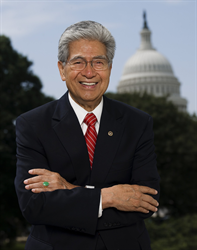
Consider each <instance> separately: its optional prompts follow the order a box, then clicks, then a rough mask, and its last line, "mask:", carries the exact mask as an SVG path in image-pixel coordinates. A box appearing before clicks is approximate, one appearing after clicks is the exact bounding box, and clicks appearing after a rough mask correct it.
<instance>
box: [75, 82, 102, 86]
mask: <svg viewBox="0 0 197 250" xmlns="http://www.w3.org/2000/svg"><path fill="white" fill-rule="evenodd" d="M79 83H80V84H82V85H86V86H93V85H96V84H97V83H98V82H79Z"/></svg>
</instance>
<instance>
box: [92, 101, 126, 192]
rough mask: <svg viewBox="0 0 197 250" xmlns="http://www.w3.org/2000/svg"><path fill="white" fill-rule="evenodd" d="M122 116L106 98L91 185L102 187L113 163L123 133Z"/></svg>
mask: <svg viewBox="0 0 197 250" xmlns="http://www.w3.org/2000/svg"><path fill="white" fill-rule="evenodd" d="M122 124H123V121H122V114H121V113H120V112H119V110H118V109H116V108H115V107H114V105H113V104H112V101H111V100H109V99H107V98H106V97H104V105H103V112H102V116H101V123H100V128H99V133H98V137H97V142H96V148H95V154H94V161H93V166H92V173H91V180H90V185H95V186H98V187H99V186H100V185H101V183H104V181H105V178H106V177H107V174H108V172H109V170H110V167H111V165H112V163H113V159H114V157H115V154H116V151H117V149H118V146H119V142H120V139H121V135H122V133H123V125H122Z"/></svg>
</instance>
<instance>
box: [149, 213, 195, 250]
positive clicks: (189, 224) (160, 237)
mask: <svg viewBox="0 0 197 250" xmlns="http://www.w3.org/2000/svg"><path fill="white" fill-rule="evenodd" d="M145 222H146V227H147V229H148V232H149V235H150V238H151V242H152V244H151V246H152V249H153V250H158V249H159V250H196V249H197V215H196V214H192V215H186V216H183V217H181V218H170V219H169V220H166V221H159V222H158V221H155V220H154V219H153V218H149V219H147V220H146V221H145Z"/></svg>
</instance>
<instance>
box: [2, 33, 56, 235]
mask: <svg viewBox="0 0 197 250" xmlns="http://www.w3.org/2000/svg"><path fill="white" fill-rule="evenodd" d="M31 66H32V62H30V61H29V60H28V59H27V57H25V56H23V55H21V54H19V53H18V52H17V51H15V50H14V49H13V48H12V45H11V42H10V39H9V38H7V37H5V36H0V115H1V119H0V200H1V203H0V214H1V218H0V239H3V238H5V237H14V236H15V235H16V225H18V221H19V220H20V221H24V220H23V218H22V215H21V212H20V210H19V207H18V201H17V198H16V194H15V189H14V177H15V173H16V157H15V155H16V152H15V148H16V145H15V119H16V117H17V116H19V115H20V114H21V113H24V112H26V111H28V110H30V109H33V108H35V107H37V106H40V105H42V104H44V103H46V102H49V101H51V100H52V98H51V97H47V96H45V95H44V94H43V93H42V92H41V89H42V84H41V81H40V80H39V78H38V77H37V76H36V75H34V74H33V72H32V70H31Z"/></svg>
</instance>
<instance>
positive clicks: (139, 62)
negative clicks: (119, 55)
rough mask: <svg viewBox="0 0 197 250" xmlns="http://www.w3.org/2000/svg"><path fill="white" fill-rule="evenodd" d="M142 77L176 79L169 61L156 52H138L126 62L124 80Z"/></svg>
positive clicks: (122, 78)
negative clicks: (168, 77)
mask: <svg viewBox="0 0 197 250" xmlns="http://www.w3.org/2000/svg"><path fill="white" fill-rule="evenodd" d="M142 76H170V77H174V74H173V70H172V67H171V65H170V63H169V61H168V60H167V59H166V58H165V57H164V56H163V55H161V54H160V53H159V52H157V51H156V50H138V51H137V52H136V53H135V54H134V55H133V56H131V57H130V58H129V59H128V61H127V62H126V64H125V66H124V69H123V74H122V77H121V81H122V80H126V79H130V78H136V77H142Z"/></svg>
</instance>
